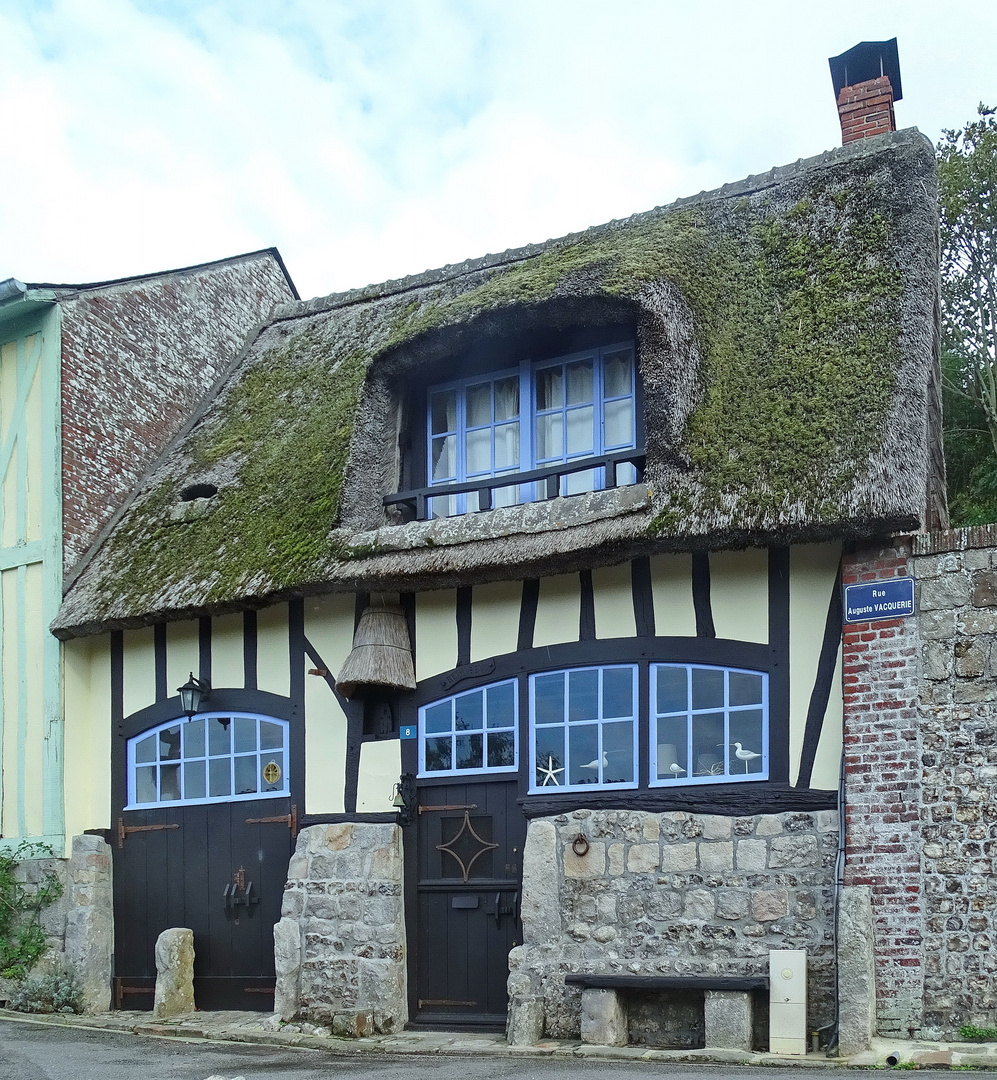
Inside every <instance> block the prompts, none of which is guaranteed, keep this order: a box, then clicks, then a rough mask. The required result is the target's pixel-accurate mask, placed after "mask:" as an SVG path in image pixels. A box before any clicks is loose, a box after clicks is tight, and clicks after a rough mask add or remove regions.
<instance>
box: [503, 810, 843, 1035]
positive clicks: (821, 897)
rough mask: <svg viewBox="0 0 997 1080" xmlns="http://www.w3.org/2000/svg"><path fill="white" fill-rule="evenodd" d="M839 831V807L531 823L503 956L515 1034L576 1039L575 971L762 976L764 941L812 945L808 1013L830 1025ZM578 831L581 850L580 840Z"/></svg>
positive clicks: (606, 815) (771, 945) (576, 815)
mask: <svg viewBox="0 0 997 1080" xmlns="http://www.w3.org/2000/svg"><path fill="white" fill-rule="evenodd" d="M837 827H838V826H837V814H836V813H835V812H834V811H821V812H819V813H812V814H808V813H785V814H770V815H759V816H755V817H737V818H730V817H721V816H712V815H697V814H689V813H665V814H652V813H647V812H643V811H622V810H613V811H591V810H577V811H574V812H573V813H571V814H566V815H561V816H558V817H555V818H542V819H536V820H534V821H531V822H530V824H529V829H528V832H527V840H526V847H525V851H524V855H523V901H522V909H521V910H522V919H523V945H521V946H518V947H517V948H514V949H513V950H512V953H511V954H510V958H509V965H510V976H509V998H510V1012H509V1026H508V1035H509V1039H510V1042H512V1043H514V1044H528V1043H531V1042H536V1041H537V1039H539V1038H540V1037H542V1035H547V1036H549V1037H552V1038H578V1037H579V1035H580V1032H581V1025H582V1004H581V993H580V991H579V990H578V989H577V988H575V987H570V986H566V984H565V981H564V979H565V975H567V974H569V973H574V972H579V973H591V974H636V975H640V974H645V975H699V974H703V975H708V974H717V975H745V976H746V975H764V974H767V971H768V953H769V950H771V949H786V948H800V949H806V950H807V953H808V964H809V970H810V987H811V995H810V1012H811V1015H810V1017H809V1023H810V1024H811V1025H812V1027H819V1026H821V1025H823V1024H826V1023H828V1022H829V1021H830V1020H831V1019H832V1018H833V1009H834V1006H833V982H834V980H833V954H832V928H833V917H832V906H833V884H834V882H833V867H834V859H835V853H836V846H837ZM579 833H582V834H583V835H584V836H585V837H586V839H587V840H588V843H589V850H588V852H587V853H586V854H585V855H578V854H576V853H575V851H574V850H573V849H572V841H573V840H574V839H575V838H576V837H577V836H578V834H579ZM552 868H553V869H554V870H555V871H556V872H552ZM811 1030H812V1028H811ZM635 1038H636V1040H640V1039H642V1038H644V1036H642V1034H641V1033H640V1032H634V1031H632V1032H631V1039H632V1041H634V1040H635ZM645 1041H647V1044H648V1045H652V1043H651V1041H650V1036H648V1037H647V1039H646V1040H645Z"/></svg>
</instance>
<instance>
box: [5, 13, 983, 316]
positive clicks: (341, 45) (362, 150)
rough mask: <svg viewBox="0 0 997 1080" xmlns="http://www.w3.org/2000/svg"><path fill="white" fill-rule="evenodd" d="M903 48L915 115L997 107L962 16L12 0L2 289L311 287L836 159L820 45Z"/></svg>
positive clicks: (910, 111) (328, 286)
mask: <svg viewBox="0 0 997 1080" xmlns="http://www.w3.org/2000/svg"><path fill="white" fill-rule="evenodd" d="M894 34H897V35H898V36H899V39H900V51H901V66H902V70H903V75H904V90H905V95H904V100H903V101H902V102H901V103H900V104H899V105H898V106H897V114H898V121H899V122H900V123H901V124H902V125H908V124H912V123H917V124H918V125H919V126H920V127H921V128H922V130H925V131H926V132H927V133H928V135H929V136H930V137H931V138H932V139H935V138H937V136H938V132H939V130H940V128H941V127H942V126H944V125H954V126H959V125H960V124H961V123H963V122H964V120H966V119H968V117H969V115H970V114H971V113H972V111H973V109H974V108H975V105H976V102H977V101H978V100H979V99H980V98H986V99H988V100H995V101H997V81H995V80H994V76H993V73H992V60H991V57H992V55H993V51H994V46H995V44H997V13H995V12H994V11H992V10H991V6H990V5H983V4H976V3H969V2H964V3H961V4H960V3H953V4H950V5H949V6H948V8H947V9H946V13H945V15H944V17H941V16H940V15H939V12H938V10H937V8H936V7H935V5H929V4H928V3H927V2H920V3H917V2H914V0H910V2H904V3H901V2H900V0H891V2H883V3H869V4H867V5H866V6H865V7H864V8H863V9H862V10H861V17H860V18H859V17H858V13H856V16H855V18H853V19H852V20H851V22H850V23H849V22H848V21H846V20H845V18H844V12H843V9H841V8H840V7H832V6H826V7H825V6H817V5H803V4H800V3H798V2H796V3H789V2H788V0H759V2H758V3H756V4H753V5H746V4H744V3H743V2H740V3H735V2H733V0H714V2H712V3H700V4H698V5H692V4H688V3H680V2H678V0H616V2H615V3H614V4H606V3H605V0H411V2H408V3H405V4H398V3H397V2H395V0H296V2H285V3H279V4H278V3H274V2H273V0H218V2H215V3H203V2H198V0H189V2H186V3H185V2H183V0H36V2H33V3H32V2H28V3H25V2H24V0H17V2H15V0H0V59H2V61H3V62H2V64H0V101H2V102H3V107H2V109H0V140H2V145H3V146H4V148H5V154H4V157H5V168H4V170H3V172H2V173H0V276H6V274H15V275H17V276H19V277H21V278H22V279H26V280H70V281H71V280H77V281H85V280H97V279H101V278H106V277H118V276H122V275H125V274H129V273H138V272H143V271H148V270H155V269H163V268H167V267H170V266H179V265H184V264H188V263H194V262H199V261H202V260H206V259H211V258H220V257H223V256H225V255H229V254H234V253H236V252H239V251H245V250H250V249H253V248H257V247H264V246H268V245H270V244H276V245H277V246H279V247H280V249H281V251H282V253H283V255H284V257H285V260H286V262H287V264H288V266H289V268H290V270H291V273H292V275H293V276H294V277H295V278H296V280H297V281H298V284H299V287H300V289H301V291H302V293H303V294H306V295H308V294H313V293H323V292H328V291H331V290H333V289H339V288H346V287H350V286H353V285H360V284H364V283H366V282H368V281H376V280H382V279H384V278H387V277H392V276H398V275H401V274H404V273H411V272H417V271H419V270H422V269H425V268H427V267H430V266H435V265H440V264H442V263H445V262H449V261H457V260H460V259H463V258H465V257H469V256H474V255H480V254H484V253H485V252H486V251H494V250H501V249H504V248H506V247H510V246H517V245H519V244H522V243H525V242H528V241H533V240H543V239H545V238H547V237H549V236H556V235H560V234H561V233H563V232H566V231H569V230H575V229H580V228H584V227H585V226H586V225H590V224H595V223H598V222H601V221H604V220H607V219H609V218H611V217H619V216H624V215H626V214H629V213H632V212H634V211H638V210H641V209H646V208H648V207H649V206H653V205H655V204H659V203H662V202H666V201H669V200H671V199H673V198H675V197H678V196H681V195H688V194H693V193H695V192H696V191H698V190H700V189H702V188H708V187H712V186H715V185H718V184H721V183H723V182H725V181H729V180H736V179H739V178H740V177H741V176H743V175H746V174H747V173H749V172H754V171H760V170H764V169H766V168H768V167H770V166H771V165H773V164H781V163H783V162H785V161H787V160H792V159H795V158H796V157H799V156H806V155H809V154H813V153H818V152H819V151H820V150H822V149H825V148H827V147H829V146H833V145H835V144H836V143H837V141H838V129H837V119H836V116H835V110H834V102H833V99H832V94H831V85H830V78H829V75H828V69H827V63H826V58H827V56H828V55H830V54H833V53H836V52H840V51H842V50H843V49H846V48H848V47H850V46H851V45H853V44H854V43H855V42H856V41H857V40H859V39H860V38H862V37H864V38H867V39H870V38H871V39H876V38H879V37H892V36H893V35H894Z"/></svg>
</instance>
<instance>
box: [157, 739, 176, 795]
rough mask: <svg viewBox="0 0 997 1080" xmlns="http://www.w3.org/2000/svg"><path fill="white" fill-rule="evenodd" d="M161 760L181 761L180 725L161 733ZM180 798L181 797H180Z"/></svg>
mask: <svg viewBox="0 0 997 1080" xmlns="http://www.w3.org/2000/svg"><path fill="white" fill-rule="evenodd" d="M159 760H160V761H179V760H180V725H179V724H177V725H175V726H174V727H168V728H164V729H163V730H162V731H161V732H160V733H159ZM178 797H179V796H178Z"/></svg>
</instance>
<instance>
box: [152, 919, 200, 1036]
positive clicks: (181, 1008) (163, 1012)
mask: <svg viewBox="0 0 997 1080" xmlns="http://www.w3.org/2000/svg"><path fill="white" fill-rule="evenodd" d="M193 1011H194V931H193V930H186V929H183V928H181V927H174V928H172V929H170V930H164V931H163V932H162V933H161V934H160V935H159V937H158V939H157V940H156V1002H155V1005H154V1006H153V1010H152V1014H153V1016H154V1017H155V1018H156V1019H157V1020H165V1019H167V1018H169V1017H172V1016H185V1015H186V1014H187V1013H192V1012H193Z"/></svg>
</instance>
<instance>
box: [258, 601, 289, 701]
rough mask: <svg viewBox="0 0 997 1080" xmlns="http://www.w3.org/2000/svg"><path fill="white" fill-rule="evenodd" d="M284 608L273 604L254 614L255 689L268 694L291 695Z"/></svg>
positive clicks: (281, 605) (284, 606) (285, 609)
mask: <svg viewBox="0 0 997 1080" xmlns="http://www.w3.org/2000/svg"><path fill="white" fill-rule="evenodd" d="M289 640H290V639H289V636H288V629H287V604H275V605H274V606H273V607H268V608H263V609H262V610H261V611H258V612H257V613H256V641H257V653H256V685H257V687H258V688H259V689H260V690H266V691H267V693H269V694H279V695H280V696H281V697H288V696H289V695H290V693H291V660H290V645H289Z"/></svg>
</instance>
